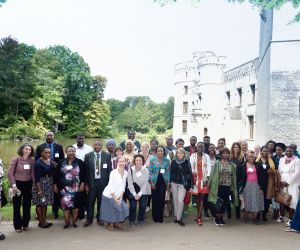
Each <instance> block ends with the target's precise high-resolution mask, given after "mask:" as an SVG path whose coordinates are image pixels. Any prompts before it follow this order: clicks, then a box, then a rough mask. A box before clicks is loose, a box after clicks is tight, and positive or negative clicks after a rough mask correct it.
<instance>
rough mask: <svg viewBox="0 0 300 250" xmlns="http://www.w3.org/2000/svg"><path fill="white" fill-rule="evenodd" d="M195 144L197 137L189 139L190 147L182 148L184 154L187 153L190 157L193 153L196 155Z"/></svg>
mask: <svg viewBox="0 0 300 250" xmlns="http://www.w3.org/2000/svg"><path fill="white" fill-rule="evenodd" d="M196 143H197V137H196V136H192V137H191V138H190V146H187V147H184V150H185V151H186V152H189V153H190V155H192V154H193V153H196V152H197V147H196Z"/></svg>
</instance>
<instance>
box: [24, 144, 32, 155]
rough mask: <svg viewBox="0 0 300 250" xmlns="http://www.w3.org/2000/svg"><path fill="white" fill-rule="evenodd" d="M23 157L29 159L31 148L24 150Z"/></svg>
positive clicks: (26, 147)
mask: <svg viewBox="0 0 300 250" xmlns="http://www.w3.org/2000/svg"><path fill="white" fill-rule="evenodd" d="M22 153H23V156H25V157H28V156H29V155H30V154H31V147H29V146H25V147H24V148H23V149H22Z"/></svg>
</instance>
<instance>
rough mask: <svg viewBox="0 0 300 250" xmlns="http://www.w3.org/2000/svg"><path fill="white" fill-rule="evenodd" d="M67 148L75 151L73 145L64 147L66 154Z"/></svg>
mask: <svg viewBox="0 0 300 250" xmlns="http://www.w3.org/2000/svg"><path fill="white" fill-rule="evenodd" d="M69 148H73V149H75V151H76V148H75V147H74V146H73V145H69V146H66V149H65V151H66V152H67V150H68V149H69Z"/></svg>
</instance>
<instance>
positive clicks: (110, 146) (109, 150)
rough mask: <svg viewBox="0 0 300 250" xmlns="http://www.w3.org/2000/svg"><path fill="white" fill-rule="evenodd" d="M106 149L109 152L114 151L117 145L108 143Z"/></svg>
mask: <svg viewBox="0 0 300 250" xmlns="http://www.w3.org/2000/svg"><path fill="white" fill-rule="evenodd" d="M106 149H107V151H108V152H109V153H113V152H114V150H115V145H114V144H113V143H109V144H107V145H106Z"/></svg>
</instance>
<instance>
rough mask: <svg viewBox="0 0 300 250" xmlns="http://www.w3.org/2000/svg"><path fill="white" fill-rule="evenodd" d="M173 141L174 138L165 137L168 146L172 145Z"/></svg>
mask: <svg viewBox="0 0 300 250" xmlns="http://www.w3.org/2000/svg"><path fill="white" fill-rule="evenodd" d="M173 142H174V140H173V138H172V137H168V138H167V139H166V143H167V145H168V146H172V145H173Z"/></svg>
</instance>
